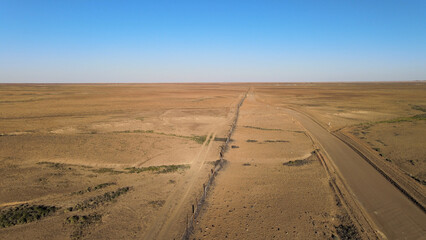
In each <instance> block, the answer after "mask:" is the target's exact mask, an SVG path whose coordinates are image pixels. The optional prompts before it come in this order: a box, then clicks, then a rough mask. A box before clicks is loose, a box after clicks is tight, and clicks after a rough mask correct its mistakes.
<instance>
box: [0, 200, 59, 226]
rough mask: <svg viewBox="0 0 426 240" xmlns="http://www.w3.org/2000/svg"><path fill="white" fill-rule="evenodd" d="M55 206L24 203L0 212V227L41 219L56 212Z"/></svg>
mask: <svg viewBox="0 0 426 240" xmlns="http://www.w3.org/2000/svg"><path fill="white" fill-rule="evenodd" d="M57 209H58V208H57V207H55V206H44V205H32V206H30V205H28V204H23V205H20V206H17V207H14V208H10V209H8V210H4V211H2V212H0V228H5V227H10V226H14V225H17V224H24V223H29V222H33V221H36V220H39V219H41V218H43V217H46V216H48V215H49V214H51V213H53V212H55V211H56V210H57Z"/></svg>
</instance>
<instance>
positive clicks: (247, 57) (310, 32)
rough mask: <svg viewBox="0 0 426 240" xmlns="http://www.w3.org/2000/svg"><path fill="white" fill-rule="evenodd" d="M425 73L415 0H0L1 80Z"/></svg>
mask: <svg viewBox="0 0 426 240" xmlns="http://www.w3.org/2000/svg"><path fill="white" fill-rule="evenodd" d="M425 79H426V1H423V0H419V1H403V0H401V1H395V0H386V1H379V0H368V1H367V0H366V1H364V0H357V1H355V0H353V1H350V0H338V1H337V0H336V1H327V0H321V1H320V0H315V1H303V0H298V1H273V0H270V1H265V0H259V1H250V0H244V1H231V0H228V1H221V0H214V1H212V0H210V1H202V0H198V1H161V0H159V1H109V0H99V1H95V0H72V1H71V0H69V1H57V0H53V1H36V0H32V1H20V0H10V1H8V0H2V1H0V82H241V81H244V82H253V81H267V82H271V81H284V82H289V81H297V82H300V81H401V80H425Z"/></svg>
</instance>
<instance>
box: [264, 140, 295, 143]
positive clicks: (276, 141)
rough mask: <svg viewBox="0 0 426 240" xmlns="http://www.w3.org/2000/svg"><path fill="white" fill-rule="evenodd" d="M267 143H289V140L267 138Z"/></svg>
mask: <svg viewBox="0 0 426 240" xmlns="http://www.w3.org/2000/svg"><path fill="white" fill-rule="evenodd" d="M264 142H266V143H287V142H289V141H286V140H265V141H264Z"/></svg>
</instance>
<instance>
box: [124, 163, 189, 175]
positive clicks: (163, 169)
mask: <svg viewBox="0 0 426 240" xmlns="http://www.w3.org/2000/svg"><path fill="white" fill-rule="evenodd" d="M189 167H190V166H189V165H187V164H182V165H161V166H149V167H142V168H136V167H131V168H125V169H126V170H127V171H128V173H140V172H147V171H149V172H155V173H170V172H176V171H178V170H181V169H187V168H189Z"/></svg>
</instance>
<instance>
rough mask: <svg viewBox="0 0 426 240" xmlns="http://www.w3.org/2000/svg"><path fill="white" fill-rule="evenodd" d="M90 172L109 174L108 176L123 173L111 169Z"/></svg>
mask: <svg viewBox="0 0 426 240" xmlns="http://www.w3.org/2000/svg"><path fill="white" fill-rule="evenodd" d="M92 172H94V173H110V174H120V173H124V172H123V171H118V170H115V169H112V168H98V169H92Z"/></svg>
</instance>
